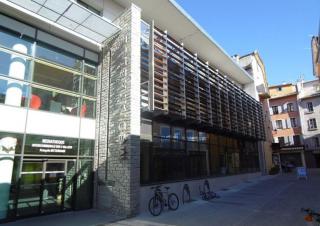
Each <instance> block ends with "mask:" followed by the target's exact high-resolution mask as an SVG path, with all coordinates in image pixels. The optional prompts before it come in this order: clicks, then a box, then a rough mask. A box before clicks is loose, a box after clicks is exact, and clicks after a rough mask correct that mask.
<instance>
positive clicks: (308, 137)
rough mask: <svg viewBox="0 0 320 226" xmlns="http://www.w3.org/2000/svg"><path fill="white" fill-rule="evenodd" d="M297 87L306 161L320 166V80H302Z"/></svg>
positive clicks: (308, 163) (309, 164) (311, 164)
mask: <svg viewBox="0 0 320 226" xmlns="http://www.w3.org/2000/svg"><path fill="white" fill-rule="evenodd" d="M297 87H298V89H299V100H298V103H299V112H300V118H301V125H302V126H301V128H302V134H303V140H304V146H305V150H306V152H305V157H306V163H307V166H308V167H310V168H314V167H320V143H319V139H320V133H319V126H320V125H319V122H320V106H319V105H320V83H319V80H313V81H306V82H304V81H301V82H299V83H298V84H297Z"/></svg>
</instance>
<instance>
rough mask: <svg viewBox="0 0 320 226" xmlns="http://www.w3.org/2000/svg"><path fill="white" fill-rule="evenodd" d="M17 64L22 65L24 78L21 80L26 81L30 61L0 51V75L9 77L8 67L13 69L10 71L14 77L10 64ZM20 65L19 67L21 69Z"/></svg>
mask: <svg viewBox="0 0 320 226" xmlns="http://www.w3.org/2000/svg"><path fill="white" fill-rule="evenodd" d="M0 34H1V33H0ZM15 62H19V63H22V64H21V65H24V67H25V68H24V71H25V72H24V77H23V78H21V79H24V80H28V75H29V65H30V61H29V60H27V59H26V58H25V57H22V56H17V54H10V53H6V52H1V51H0V74H1V75H4V76H9V71H10V67H13V68H12V69H11V70H12V72H11V73H12V76H16V75H15V74H14V66H17V65H13V64H12V63H15ZM21 65H19V66H20V67H21Z"/></svg>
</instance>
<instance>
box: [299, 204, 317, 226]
mask: <svg viewBox="0 0 320 226" xmlns="http://www.w3.org/2000/svg"><path fill="white" fill-rule="evenodd" d="M301 212H306V213H307V215H306V216H305V217H304V220H305V221H306V222H309V224H310V225H311V224H313V225H314V226H320V213H317V212H315V211H313V210H312V209H310V208H307V209H305V208H301ZM309 224H308V225H309Z"/></svg>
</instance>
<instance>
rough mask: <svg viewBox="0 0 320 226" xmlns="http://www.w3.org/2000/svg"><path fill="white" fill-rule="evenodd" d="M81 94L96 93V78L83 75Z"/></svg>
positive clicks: (91, 94) (89, 94)
mask: <svg viewBox="0 0 320 226" xmlns="http://www.w3.org/2000/svg"><path fill="white" fill-rule="evenodd" d="M83 94H85V95H88V96H95V95H96V80H95V79H90V78H87V77H83Z"/></svg>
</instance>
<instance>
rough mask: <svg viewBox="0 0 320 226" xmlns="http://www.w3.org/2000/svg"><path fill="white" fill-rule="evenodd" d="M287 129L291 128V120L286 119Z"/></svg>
mask: <svg viewBox="0 0 320 226" xmlns="http://www.w3.org/2000/svg"><path fill="white" fill-rule="evenodd" d="M287 128H288V129H289V128H292V125H291V119H290V118H288V119H287Z"/></svg>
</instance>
